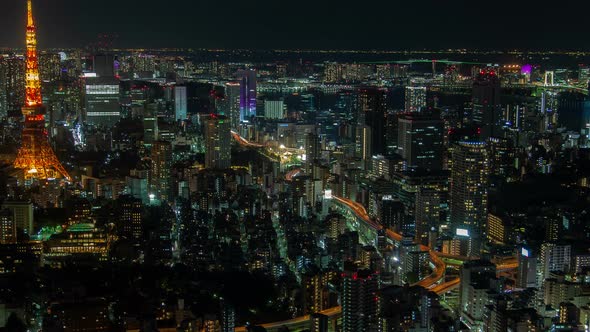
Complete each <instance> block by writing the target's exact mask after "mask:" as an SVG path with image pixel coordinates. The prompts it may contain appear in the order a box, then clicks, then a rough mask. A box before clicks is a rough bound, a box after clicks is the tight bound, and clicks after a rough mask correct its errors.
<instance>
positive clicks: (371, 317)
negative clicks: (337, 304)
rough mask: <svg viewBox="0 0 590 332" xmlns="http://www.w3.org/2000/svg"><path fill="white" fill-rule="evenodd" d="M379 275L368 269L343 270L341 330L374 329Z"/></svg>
mask: <svg viewBox="0 0 590 332" xmlns="http://www.w3.org/2000/svg"><path fill="white" fill-rule="evenodd" d="M378 278H379V276H378V275H377V274H375V273H372V272H371V271H370V270H358V271H345V272H344V280H343V281H342V287H343V289H342V331H343V332H358V331H376V329H377V325H378V316H377V307H378V306H377V302H378V297H377V290H378V289H379V279H378Z"/></svg>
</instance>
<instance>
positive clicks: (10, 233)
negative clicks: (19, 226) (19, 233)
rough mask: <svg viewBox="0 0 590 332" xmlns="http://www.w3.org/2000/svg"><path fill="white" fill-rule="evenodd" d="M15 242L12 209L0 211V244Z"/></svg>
mask: <svg viewBox="0 0 590 332" xmlns="http://www.w3.org/2000/svg"><path fill="white" fill-rule="evenodd" d="M11 243H16V224H15V223H14V216H13V214H12V211H10V210H8V209H4V210H2V211H0V244H11Z"/></svg>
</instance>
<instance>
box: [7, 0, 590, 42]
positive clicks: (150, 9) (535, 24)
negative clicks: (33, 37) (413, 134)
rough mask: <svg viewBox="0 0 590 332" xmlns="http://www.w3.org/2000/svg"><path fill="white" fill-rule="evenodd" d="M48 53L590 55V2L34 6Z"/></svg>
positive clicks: (20, 21)
mask: <svg viewBox="0 0 590 332" xmlns="http://www.w3.org/2000/svg"><path fill="white" fill-rule="evenodd" d="M34 1H35V2H34V7H35V11H36V17H37V22H38V23H37V25H38V28H39V44H40V46H41V47H81V46H86V45H88V44H89V43H90V42H93V41H95V40H96V36H97V35H98V34H99V33H116V34H118V35H119V37H118V39H117V40H116V42H115V44H114V46H116V47H194V48H200V47H222V48H256V49H270V48H310V49H313V48H322V49H326V48H341V49H390V50H396V49H408V48H412V49H424V48H429V49H432V48H456V47H466V48H486V49H490V48H502V49H506V48H521V49H522V48H529V49H547V48H554V49H555V48H565V49H590V32H589V31H590V24H589V23H588V17H589V16H588V15H590V13H589V12H590V4H589V2H590V1H584V0H560V1H553V2H552V4H551V5H548V4H547V1H532V0H512V1H505V0H500V1H483V0H447V1H445V0H423V1H420V0H409V1H403V2H400V1H398V0H386V1H383V0H381V1H354V2H352V1H332V0H314V1H309V0H302V1H288V0H287V1H285V0H275V1H270V0H250V1H238V0H223V1H201V0H142V1H139V0H34ZM0 2H1V5H0V29H1V30H0V31H2V33H1V34H0V46H9V47H22V46H24V27H23V26H24V22H25V0H1V1H0Z"/></svg>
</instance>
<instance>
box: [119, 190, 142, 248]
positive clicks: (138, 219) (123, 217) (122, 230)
mask: <svg viewBox="0 0 590 332" xmlns="http://www.w3.org/2000/svg"><path fill="white" fill-rule="evenodd" d="M117 212H118V215H119V220H118V224H117V228H118V230H119V234H120V235H121V236H123V237H126V238H128V239H139V238H141V236H142V235H143V224H142V218H143V204H142V203H141V200H140V199H137V198H133V197H131V196H128V195H123V196H120V197H119V198H118V199H117Z"/></svg>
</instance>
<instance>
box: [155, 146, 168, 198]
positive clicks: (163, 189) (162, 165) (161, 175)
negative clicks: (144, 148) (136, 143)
mask: <svg viewBox="0 0 590 332" xmlns="http://www.w3.org/2000/svg"><path fill="white" fill-rule="evenodd" d="M151 157H152V172H151V174H150V175H151V186H150V187H151V194H153V195H155V198H156V199H158V200H160V201H164V202H165V201H168V200H169V199H171V198H172V184H171V179H172V176H171V174H170V172H171V171H172V144H171V143H170V142H166V141H156V142H154V144H153V145H152V151H151Z"/></svg>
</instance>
